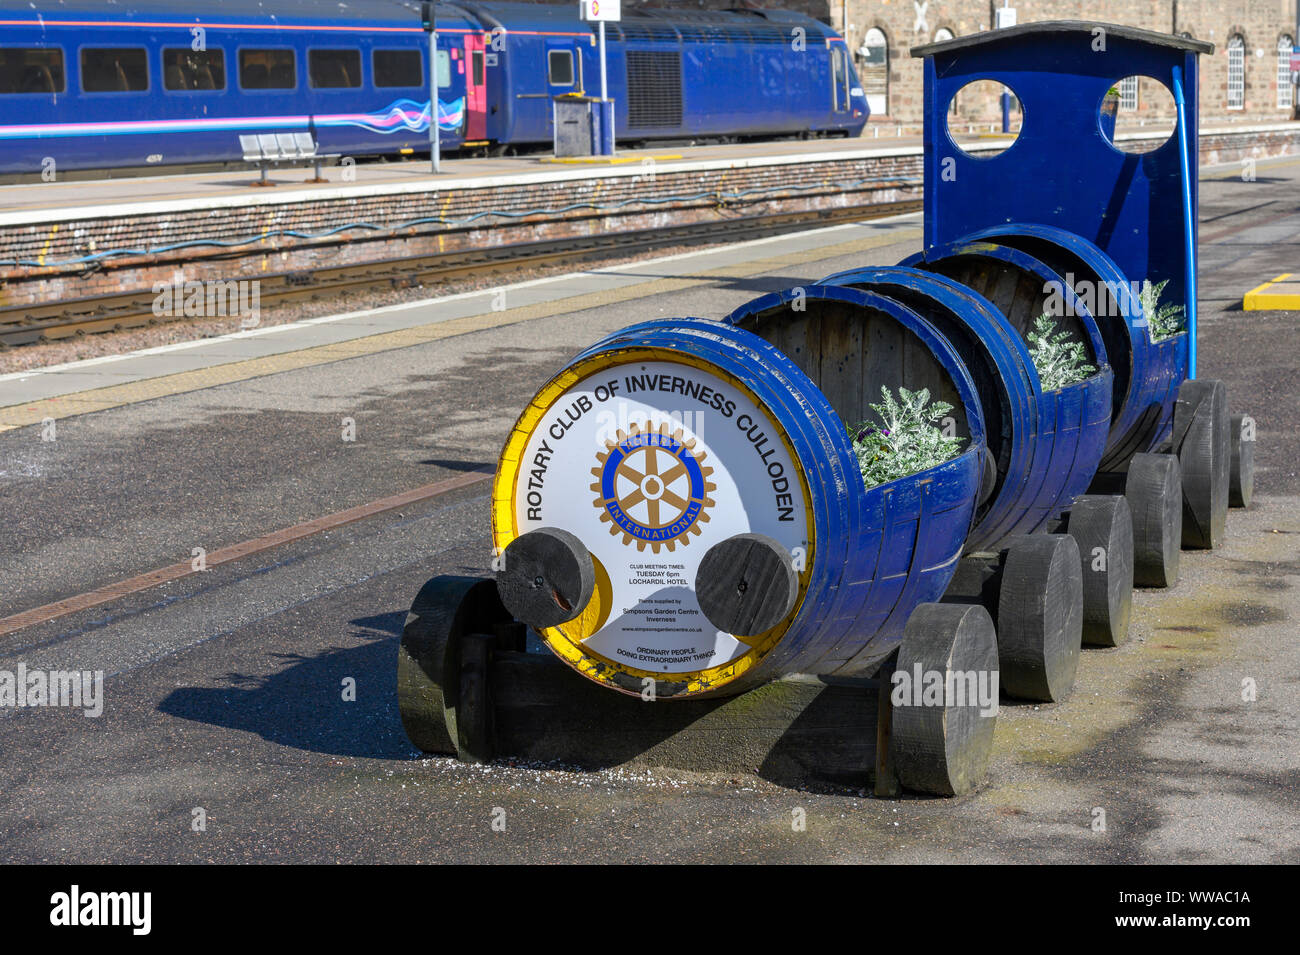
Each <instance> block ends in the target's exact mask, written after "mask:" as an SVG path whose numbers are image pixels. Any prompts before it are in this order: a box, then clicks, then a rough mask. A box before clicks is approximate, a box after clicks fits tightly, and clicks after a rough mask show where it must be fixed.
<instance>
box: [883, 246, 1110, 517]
mask: <svg viewBox="0 0 1300 955" xmlns="http://www.w3.org/2000/svg"><path fill="white" fill-rule="evenodd" d="M900 265H903V266H914V267H916V268H921V269H925V270H926V271H929V272H935V273H937V274H939V275H944V276H947V277H948V278H950V279H952V280H953V281H955V282H960V283H961V284H962V285H965V286H966V287H967V288H969V289H971V290H973V291H975V292H977V293H979V294H980V295H982V296H983V297H984V298H986V299H987V300H988V301H990V302H991V303H992V304H993V305H994V306H995V307H996V308H997V310H998V311H999V312H1001V313H1002V315H1003V317H1004V318H1005V319H1006V321H1007V323H1008V324H1009V325H1011V327H1012V328H1014V329H1015V330H1016V332H1017V334H1019V335H1020V337H1021V339H1023V340H1024V341H1025V343H1026V344H1028V343H1029V333H1030V332H1032V331H1033V330H1034V328H1035V323H1036V322H1037V321H1038V318H1039V317H1040V316H1041V315H1044V314H1048V315H1051V316H1052V318H1053V320H1054V321H1055V324H1056V328H1057V330H1058V331H1065V332H1068V333H1069V334H1070V336H1071V339H1072V340H1073V341H1077V342H1080V343H1081V344H1082V345H1083V351H1084V353H1085V360H1086V362H1087V363H1088V364H1090V365H1091V366H1092V367H1093V369H1094V371H1093V373H1092V374H1091V375H1089V376H1088V377H1087V378H1085V379H1083V380H1082V381H1078V382H1075V383H1073V384H1070V385H1066V386H1065V387H1063V388H1057V389H1053V390H1048V389H1046V388H1044V387H1043V385H1042V382H1041V381H1039V382H1038V386H1037V390H1036V392H1035V401H1036V403H1037V406H1038V422H1037V426H1036V428H1035V435H1036V440H1035V443H1034V461H1033V464H1032V465H1031V467H1030V475H1031V477H1030V482H1031V484H1032V483H1037V484H1038V485H1039V487H1040V491H1039V495H1038V497H1037V498H1036V499H1035V501H1034V504H1033V507H1032V509H1031V512H1030V513H1031V514H1038V515H1045V519H1044V520H1043V521H1040V522H1039V525H1038V526H1041V525H1042V523H1045V521H1046V520H1050V519H1053V518H1055V517H1056V516H1058V515H1059V514H1060V513H1061V512H1062V511H1064V510H1066V509H1068V508H1069V507H1070V505H1071V504H1073V502H1074V499H1075V498H1076V497H1078V496H1079V495H1081V494H1083V492H1084V491H1086V490H1087V489H1088V486H1089V485H1090V484H1091V483H1092V480H1093V477H1094V476H1095V475H1096V473H1097V470H1098V467H1099V465H1100V463H1101V458H1102V454H1103V450H1104V447H1105V444H1106V439H1107V435H1108V434H1109V431H1110V424H1111V410H1112V391H1113V372H1112V371H1111V368H1110V365H1109V363H1108V361H1107V359H1108V354H1107V351H1106V345H1105V341H1104V340H1103V338H1102V335H1101V329H1100V328H1099V327H1098V325H1097V321H1096V319H1095V318H1094V317H1093V315H1092V311H1091V310H1090V309H1089V307H1088V305H1087V303H1086V302H1085V301H1083V300H1081V299H1080V298H1079V297H1078V296H1077V295H1076V294H1075V292H1074V289H1073V288H1072V287H1071V285H1070V283H1069V282H1068V281H1066V278H1065V277H1064V276H1062V275H1060V274H1058V273H1057V272H1056V271H1055V270H1053V269H1052V268H1051V267H1050V266H1048V265H1047V264H1046V263H1045V262H1042V261H1041V260H1039V259H1037V258H1035V257H1034V256H1032V255H1030V254H1029V253H1027V252H1023V251H1021V250H1019V249H1016V248H1013V247H1011V246H1007V245H1001V244H998V243H994V242H983V241H981V242H961V243H953V244H951V245H943V246H938V247H935V248H932V249H927V250H926V251H925V252H923V253H920V254H918V255H915V256H912V257H910V258H908V259H906V260H904V261H903V262H902V263H900ZM1029 370H1030V371H1031V372H1032V374H1033V377H1034V378H1037V377H1038V372H1037V368H1036V367H1035V366H1034V365H1033V362H1032V360H1031V362H1030V366H1029Z"/></svg>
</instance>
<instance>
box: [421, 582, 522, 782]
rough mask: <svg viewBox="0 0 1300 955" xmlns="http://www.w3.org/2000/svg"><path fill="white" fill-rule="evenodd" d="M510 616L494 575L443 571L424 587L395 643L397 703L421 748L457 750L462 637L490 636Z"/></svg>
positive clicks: (425, 750) (432, 751) (454, 752)
mask: <svg viewBox="0 0 1300 955" xmlns="http://www.w3.org/2000/svg"><path fill="white" fill-rule="evenodd" d="M510 622H511V617H510V612H509V611H508V610H506V609H505V607H503V606H502V604H501V600H500V599H499V598H498V596H497V586H496V582H495V581H493V580H490V579H483V578H478V577H450V576H443V577H434V578H433V579H431V580H429V581H428V582H427V583H426V584H425V585H424V586H423V587H421V588H420V593H419V594H418V595H417V596H416V598H415V602H414V603H412V604H411V611H410V613H408V614H407V615H406V626H405V628H404V629H403V630H402V642H401V645H400V646H399V647H398V649H397V709H398V713H399V714H400V715H401V718H402V728H403V729H404V730H406V735H407V738H409V739H410V741H411V742H412V743H413V744H414V745H415V746H416V747H417V748H418V749H421V750H423V751H424V752H426V753H441V754H445V755H449V756H454V755H456V754H457V753H458V752H459V749H460V747H459V739H458V736H459V734H458V732H457V725H456V710H457V707H458V705H459V699H458V696H459V688H460V669H461V659H460V650H461V648H460V640H461V637H463V636H465V635H467V634H484V635H488V636H492V635H494V634H495V633H497V632H499V631H500V630H501V629H502V628H503V627H507V626H508V625H509V624H510Z"/></svg>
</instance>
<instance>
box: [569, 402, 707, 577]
mask: <svg viewBox="0 0 1300 955" xmlns="http://www.w3.org/2000/svg"><path fill="white" fill-rule="evenodd" d="M668 427H669V426H668V425H667V424H664V425H663V426H661V427H660V428H659V430H658V431H655V430H646V431H642V430H641V429H640V427H639V426H637V425H632V426H631V427H630V428H629V429H628V430H627V431H626V432H625V431H619V432H618V434H617V438H618V440H617V441H610V442H608V443H607V444H606V445H605V450H604V451H602V452H599V453H598V454H597V455H596V458H597V460H598V461H599V462H600V463H599V464H598V465H597V466H596V467H594V468H592V469H591V473H592V474H593V475H595V477H596V481H595V483H593V484H592V485H591V489H592V490H593V491H595V492H596V501H595V506H596V507H597V508H598V509H600V511H601V514H600V519H601V520H602V521H604V522H605V523H607V524H609V532H610V533H611V534H618V533H620V532H621V533H622V534H623V543H624V544H632V543H635V544H636V548H637V550H645V547H646V544H649V545H650V548H651V550H653V551H654V552H655V553H656V554H657V553H659V548H660V547H667V548H668V550H670V551H671V550H673V549H674V548H675V547H676V546H677V542H678V541H680V542H681V543H682V544H683V545H686V544H689V543H690V540H691V535H692V534H695V535H698V534H699V533H700V532H701V527H700V525H701V524H706V523H708V520H709V515H708V511H707V509H708V508H709V507H712V506H713V499H712V498H710V497H709V492H711V491H715V490H717V486H716V485H714V484H713V483H712V482H710V481H709V475H711V474H712V473H713V469H712V468H710V467H706V466H705V465H704V459H705V457H707V455H705V453H704V452H702V451H696V450H695V439H694V438H691V439H689V440H685V433H684V432H683V431H681V430H680V429H678V430H677V431H673V432H670V431H669V429H668Z"/></svg>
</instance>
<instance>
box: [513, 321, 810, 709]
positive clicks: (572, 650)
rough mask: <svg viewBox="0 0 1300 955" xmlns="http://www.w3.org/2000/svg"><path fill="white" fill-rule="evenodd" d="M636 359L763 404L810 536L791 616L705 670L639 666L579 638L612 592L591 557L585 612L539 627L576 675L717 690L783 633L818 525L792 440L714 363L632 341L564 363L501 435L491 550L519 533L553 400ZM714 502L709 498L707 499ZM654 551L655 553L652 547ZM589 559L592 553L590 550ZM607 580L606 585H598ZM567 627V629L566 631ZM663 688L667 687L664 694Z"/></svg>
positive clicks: (613, 683)
mask: <svg viewBox="0 0 1300 955" xmlns="http://www.w3.org/2000/svg"><path fill="white" fill-rule="evenodd" d="M636 362H664V363H671V364H677V365H686V366H689V367H694V368H698V369H700V370H702V371H705V372H707V373H709V374H711V375H715V376H717V377H718V378H719V379H722V380H724V381H726V382H727V383H728V384H730V385H731V386H732V387H734V388H735V389H736V390H737V391H739V392H740V393H741V394H743V395H745V396H746V397H747V398H748V399H749V400H750V401H752V402H753V403H754V405H755V406H756V407H758V408H760V409H762V410H763V412H764V414H765V416H766V418H767V419H768V423H769V425H770V426H771V427H772V429H773V431H774V432H775V433H776V434H778V435H779V436H780V439H781V443H782V444H783V445H784V447H785V449H786V452H787V453H788V454H789V455H790V459H791V461H792V462H793V463H794V465H795V467H794V472H795V475H796V477H797V479H798V482H799V490H800V493H801V495H802V501H803V505H804V520H805V527H806V529H807V535H808V549H807V554H806V555H805V559H804V566H803V569H802V571H800V572H799V575H798V576H799V592H798V597H797V598H796V600H795V602H794V607H793V608H792V609H791V611H790V613H789V615H788V616H787V617H786V618H785V619H784V620H782V621H781V622H780V623H779V624H777V625H776V626H775V627H773V628H772V629H771V630H768V631H766V632H765V633H762V634H758V635H756V636H754V637H747V638H741V637H736V639H737V640H738V641H740V642H742V643H745V644H747V645H748V647H749V649H748V650H746V651H745V652H744V653H743V654H741V655H740V656H738V657H736V658H734V659H732V660H730V661H729V662H727V663H724V664H721V665H718V666H714V667H711V668H708V669H703V670H686V671H674V672H661V671H654V670H646V669H641V668H638V667H635V666H631V665H629V664H627V663H623V662H621V661H618V660H613V659H610V658H609V657H606V656H604V655H602V654H599V653H596V652H595V651H593V650H590V649H588V648H586V647H584V646H583V645H582V641H583V640H585V639H587V638H588V637H590V636H592V635H594V634H595V633H596V632H598V631H599V629H600V628H601V626H603V624H604V623H605V621H606V620H607V618H608V616H609V612H610V608H609V606H603V605H602V594H609V593H610V586H609V582H608V574H607V571H606V570H605V568H604V567H603V566H602V565H601V564H600V562H599V561H596V576H597V587H596V590H595V593H594V595H593V596H592V599H591V602H590V603H589V604H588V606H587V607H586V608H584V610H583V612H582V613H581V614H580V615H579V616H578V617H577V618H576V619H575V620H572V621H570V622H569V623H567V624H562V625H561V626H559V627H548V628H545V629H543V630H542V631H541V636H542V639H543V640H544V641H545V643H546V645H547V646H548V647H549V648H550V649H551V650H552V651H553V652H554V653H555V654H556V656H558V657H559V658H560V659H561V660H563V661H564V662H565V663H567V664H569V665H570V666H572V667H573V668H574V669H575V670H577V671H578V672H579V673H581V674H583V675H584V676H586V677H588V678H589V679H592V680H594V681H596V682H598V683H601V684H603V685H605V686H609V687H612V688H613V689H616V690H619V691H621V692H624V693H629V694H639V693H641V692H642V690H643V688H644V686H645V685H646V681H647V680H653V681H654V685H655V686H656V697H657V698H667V697H669V696H678V697H684V696H692V695H698V694H700V693H703V692H705V691H708V690H714V689H718V688H720V687H722V686H725V685H726V684H728V683H731V682H733V681H734V680H736V679H737V678H738V677H740V676H741V675H742V674H744V673H747V672H748V671H749V670H751V669H752V668H753V667H755V666H756V665H757V664H758V663H759V661H760V660H762V659H763V657H765V656H766V655H767V654H768V653H769V652H770V651H771V650H772V649H773V648H774V647H775V646H776V645H777V644H778V643H779V642H780V640H781V638H782V637H784V636H785V634H786V632H787V631H788V630H789V628H790V625H791V624H792V623H793V622H794V620H795V618H796V617H797V616H798V614H799V611H800V609H801V608H802V606H803V602H804V598H805V596H806V595H807V592H808V586H809V582H810V580H811V577H812V568H813V565H814V557H815V548H816V524H815V521H814V516H813V512H812V506H811V501H812V496H811V494H810V492H809V488H808V478H807V474H808V466H807V464H806V462H804V461H803V459H802V458H801V457H800V456H799V454H798V452H797V451H796V450H795V448H794V446H793V445H792V444H791V442H790V439H789V437H788V435H787V434H786V431H785V429H784V428H783V427H782V426H781V423H780V421H779V420H778V419H777V417H776V416H775V415H774V414H772V412H771V409H770V408H769V406H768V405H767V403H766V402H764V401H763V400H762V399H761V398H759V397H758V396H757V395H756V394H755V393H754V391H753V390H752V389H751V388H749V387H748V386H746V385H745V384H744V383H743V382H741V381H740V379H738V378H737V377H736V376H734V375H732V374H731V373H730V372H728V371H727V370H725V369H723V368H721V367H719V366H718V365H717V364H715V363H713V362H710V361H708V360H707V359H704V358H700V357H698V356H696V355H691V354H686V353H683V352H680V351H677V350H674V349H670V348H662V347H651V346H629V347H624V348H616V349H612V350H610V351H608V352H601V353H599V354H595V355H591V356H589V357H587V358H584V359H582V360H581V361H578V362H576V363H575V364H573V365H571V366H569V367H567V368H565V369H564V370H563V371H561V372H560V373H559V374H557V375H556V376H555V377H554V378H552V379H551V380H550V381H549V382H547V383H546V385H544V386H543V387H542V388H541V390H540V391H538V393H537V395H536V396H535V397H534V398H533V400H532V401H531V402H530V403H529V404H528V406H527V407H526V408H525V409H524V410H523V412H522V413H521V414H520V415H519V418H518V420H516V422H515V424H514V427H513V428H511V430H510V434H509V436H508V437H507V438H506V443H505V447H504V448H503V449H502V452H501V457H500V459H499V461H498V464H497V472H496V477H495V478H494V481H493V487H492V542H493V548H494V553H497V554H500V553H502V552H503V551H504V550H505V548H506V546H507V545H508V544H509V543H510V542H511V541H512V540H514V539H515V538H516V537H518V536H519V525H518V522H517V519H516V511H515V503H516V494H517V492H518V486H519V479H520V477H521V475H523V474H524V473H525V472H526V470H527V467H526V462H525V461H524V454H525V451H526V448H527V445H528V442H529V440H530V439H531V438H532V436H533V433H534V431H535V429H536V428H537V426H538V425H539V424H540V423H542V422H543V420H544V419H545V417H546V415H547V413H548V412H549V411H550V410H551V409H552V408H553V407H554V405H555V404H556V402H557V401H558V399H559V398H560V397H561V396H562V395H564V394H565V393H566V392H568V390H569V389H570V388H571V387H573V386H574V385H576V384H579V383H581V382H583V381H585V380H586V379H588V378H590V377H591V376H592V375H594V374H596V373H597V372H600V371H602V370H604V369H607V368H611V367H614V366H618V365H625V364H634V363H636ZM710 503H712V502H710ZM656 552H657V551H656ZM593 557H594V555H593ZM601 578H604V587H603V588H602V586H600V584H601ZM566 631H568V632H566ZM665 691H667V692H665Z"/></svg>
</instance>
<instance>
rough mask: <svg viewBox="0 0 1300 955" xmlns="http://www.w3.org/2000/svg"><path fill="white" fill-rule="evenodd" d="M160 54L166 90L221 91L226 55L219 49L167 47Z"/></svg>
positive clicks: (223, 84) (224, 82)
mask: <svg viewBox="0 0 1300 955" xmlns="http://www.w3.org/2000/svg"><path fill="white" fill-rule="evenodd" d="M162 54H163V86H164V87H166V88H167V89H169V90H224V89H225V88H226V54H225V53H224V52H222V51H221V50H191V49H190V48H189V47H176V48H168V49H165V50H163V51H162Z"/></svg>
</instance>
